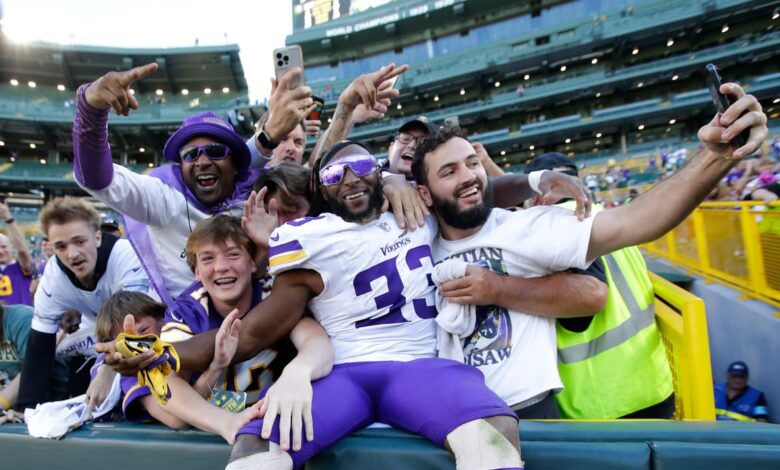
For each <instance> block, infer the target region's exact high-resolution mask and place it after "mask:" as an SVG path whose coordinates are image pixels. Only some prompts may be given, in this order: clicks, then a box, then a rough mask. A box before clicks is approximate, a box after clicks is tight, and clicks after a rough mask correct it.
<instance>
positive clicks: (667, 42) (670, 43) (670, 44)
mask: <svg viewBox="0 0 780 470" xmlns="http://www.w3.org/2000/svg"><path fill="white" fill-rule="evenodd" d="M672 46H674V39H672V38H669V40H668V41H666V47H672Z"/></svg>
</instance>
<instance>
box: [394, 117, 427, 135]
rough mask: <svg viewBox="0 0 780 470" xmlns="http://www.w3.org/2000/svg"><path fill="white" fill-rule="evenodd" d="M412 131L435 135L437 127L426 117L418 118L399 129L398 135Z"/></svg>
mask: <svg viewBox="0 0 780 470" xmlns="http://www.w3.org/2000/svg"><path fill="white" fill-rule="evenodd" d="M412 129H421V130H423V131H425V133H426V134H433V133H434V132H436V126H434V125H433V124H432V123H431V121H430V120H429V119H428V118H427V117H425V116H417V117H416V118H414V119H412V120H411V121H406V122H405V123H404V124H403V125H402V126H401V127H399V128H398V133H399V134H400V133H401V132H409V131H410V130H412Z"/></svg>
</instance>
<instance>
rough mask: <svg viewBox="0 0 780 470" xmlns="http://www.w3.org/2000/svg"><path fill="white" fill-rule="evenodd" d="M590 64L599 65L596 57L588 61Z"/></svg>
mask: <svg viewBox="0 0 780 470" xmlns="http://www.w3.org/2000/svg"><path fill="white" fill-rule="evenodd" d="M590 63H591V64H593V65H596V64H598V63H599V60H598V59H597V58H596V57H594V58H593V60H591V61H590Z"/></svg>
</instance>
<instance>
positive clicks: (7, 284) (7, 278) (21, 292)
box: [0, 261, 33, 305]
mask: <svg viewBox="0 0 780 470" xmlns="http://www.w3.org/2000/svg"><path fill="white" fill-rule="evenodd" d="M31 282H32V273H30V274H24V272H22V268H21V266H19V263H17V262H16V261H14V262H13V263H11V264H9V265H8V266H6V267H5V269H0V301H1V302H3V303H5V304H6V305H32V304H33V303H32V295H30V283H31Z"/></svg>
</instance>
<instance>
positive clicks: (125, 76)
mask: <svg viewBox="0 0 780 470" xmlns="http://www.w3.org/2000/svg"><path fill="white" fill-rule="evenodd" d="M157 67H158V66H157V62H152V63H149V64H146V65H141V66H140V67H136V68H133V69H130V70H127V71H125V72H124V73H122V74H121V75H120V77H119V83H120V84H121V85H122V86H125V87H126V86H130V85H131V84H132V83H133V82H135V81H138V80H140V79H142V78H144V77H147V76H149V75H151V74H153V73H154V72H156V71H157Z"/></svg>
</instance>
